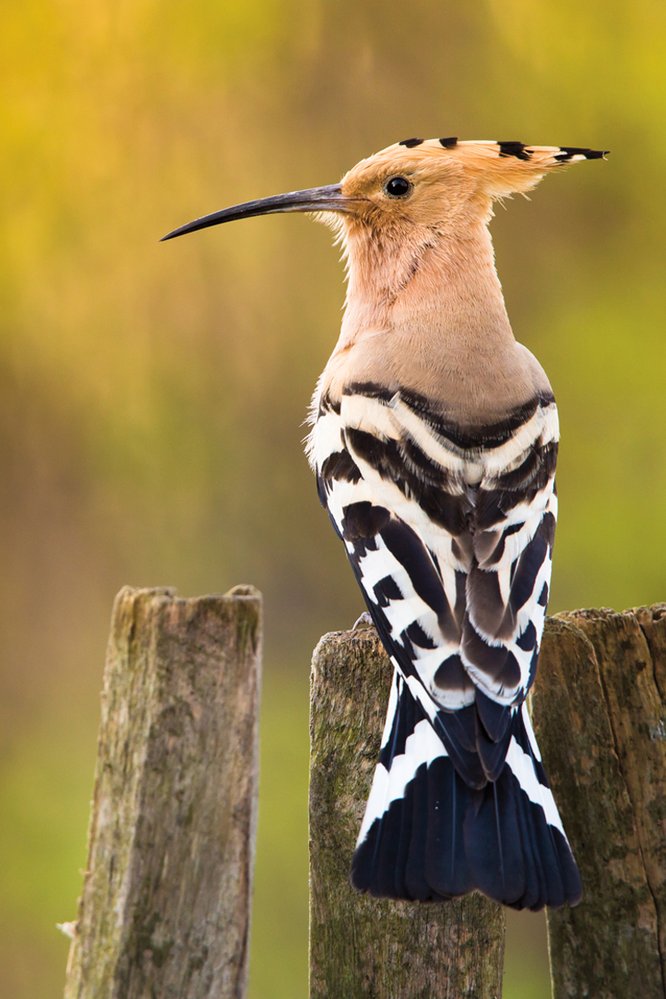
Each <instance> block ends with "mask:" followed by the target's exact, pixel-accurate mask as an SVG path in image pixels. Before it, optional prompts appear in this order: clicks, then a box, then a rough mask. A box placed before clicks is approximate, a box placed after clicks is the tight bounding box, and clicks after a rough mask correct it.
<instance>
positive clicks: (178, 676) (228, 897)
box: [65, 587, 261, 999]
mask: <svg viewBox="0 0 666 999" xmlns="http://www.w3.org/2000/svg"><path fill="white" fill-rule="evenodd" d="M260 649H261V596H260V594H259V593H258V592H257V591H256V590H254V589H253V588H252V587H235V588H234V589H233V590H231V591H230V592H229V593H228V594H226V595H224V596H207V597H201V598H196V599H191V600H184V599H180V598H178V597H177V596H176V595H175V593H174V591H172V590H168V589H152V590H136V589H131V588H129V587H126V588H124V589H123V590H121V592H120V593H119V594H118V596H117V598H116V602H115V605H114V610H113V619H112V627H111V636H110V639H109V646H108V652H107V657H106V666H105V672H104V690H103V694H102V719H101V725H100V734H99V746H98V761H97V770H96V775H95V789H94V798H93V805H92V816H91V823H90V830H89V844H88V851H89V852H88V862H87V870H86V872H85V875H84V884H83V892H82V896H81V899H80V902H79V914H78V920H77V923H76V924H75V927H74V938H73V942H72V945H71V948H70V954H69V961H68V968H67V984H66V988H65V997H66V999H156V997H159V999H208V997H212V996H214V997H215V999H242V997H243V996H244V994H245V982H246V977H247V957H248V934H249V918H250V892H251V885H252V870H253V862H254V839H255V826H256V807H257V763H258V761H257V725H258V699H259V682H260V655H261V651H260Z"/></svg>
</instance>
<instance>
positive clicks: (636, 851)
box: [533, 604, 666, 999]
mask: <svg viewBox="0 0 666 999" xmlns="http://www.w3.org/2000/svg"><path fill="white" fill-rule="evenodd" d="M665 692H666V604H658V605H655V606H654V607H647V608H639V609H637V610H634V611H627V612H625V613H623V614H616V613H614V612H612V611H608V610H589V611H574V612H572V613H567V614H560V615H558V616H557V617H556V618H554V619H550V620H549V621H548V623H547V627H546V631H545V636H544V643H543V650H542V653H541V659H540V663H539V675H538V677H537V683H536V687H535V693H534V699H533V711H534V721H535V727H536V730H537V736H538V739H539V743H540V745H541V749H542V750H543V755H544V758H545V761H546V766H547V770H548V773H549V775H550V778H551V781H552V784H553V790H554V793H555V798H556V800H557V802H558V805H559V807H560V810H561V813H562V818H563V822H564V826H565V829H566V831H567V834H568V836H569V838H570V840H571V845H572V847H573V850H574V853H575V855H576V858H577V860H578V863H579V865H580V868H581V873H582V877H583V901H582V902H581V903H580V905H579V906H578V907H576V908H575V909H562V910H560V911H557V912H549V913H548V932H549V946H550V955H551V973H552V977H553V988H554V996H555V999H574V997H575V999H578V997H582V996H590V997H594V999H624V997H629V996H640V997H641V999H661V997H663V996H664V995H665V994H666V988H665V981H664V956H665V955H666V829H665V826H664V822H665V820H666V787H665V781H664V778H665V775H666V741H665V740H666V724H665V721H664V694H665Z"/></svg>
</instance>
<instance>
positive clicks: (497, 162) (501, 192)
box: [350, 137, 607, 198]
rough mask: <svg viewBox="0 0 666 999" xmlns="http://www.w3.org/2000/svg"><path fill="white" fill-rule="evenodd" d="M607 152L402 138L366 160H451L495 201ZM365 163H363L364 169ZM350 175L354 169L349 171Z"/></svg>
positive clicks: (423, 163) (436, 165)
mask: <svg viewBox="0 0 666 999" xmlns="http://www.w3.org/2000/svg"><path fill="white" fill-rule="evenodd" d="M606 155H607V150H597V149H587V148H583V147H579V146H529V145H525V144H524V143H522V142H517V141H505V142H499V141H494V140H474V141H470V140H465V141H461V140H459V139H457V138H455V137H448V138H442V139H418V138H413V139H403V140H402V141H401V142H396V143H394V144H393V145H391V146H387V148H386V149H382V150H381V151H380V152H378V153H376V154H375V155H374V156H371V157H369V159H368V160H366V161H364V162H366V163H368V164H370V163H371V162H373V161H374V163H375V164H378V163H379V162H381V161H385V162H386V165H387V166H388V165H389V164H390V163H391V162H392V161H393V162H395V161H398V162H400V161H402V162H403V163H404V162H405V160H406V158H408V159H409V160H411V162H412V163H413V164H414V166H415V167H421V168H425V169H427V168H428V166H432V168H433V169H435V170H437V169H438V168H439V167H440V166H441V167H444V166H445V164H446V163H447V161H448V164H449V165H450V167H451V169H452V172H454V171H456V170H459V171H461V172H462V173H463V174H465V175H466V176H467V178H468V179H476V180H477V182H478V188H479V189H480V190H481V191H482V192H483V193H484V194H486V195H488V196H489V197H491V198H502V197H505V196H507V195H510V194H518V193H524V192H526V191H529V190H531V189H532V188H533V187H535V186H536V184H538V183H539V181H540V180H541V178H542V177H543V176H544V174H546V173H548V172H550V171H551V170H557V169H560V168H561V167H562V166H566V165H568V164H570V163H576V162H578V161H580V160H593V159H603V158H605V157H606ZM360 165H361V164H359V166H360ZM350 172H351V171H350Z"/></svg>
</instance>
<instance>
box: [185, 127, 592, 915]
mask: <svg viewBox="0 0 666 999" xmlns="http://www.w3.org/2000/svg"><path fill="white" fill-rule="evenodd" d="M599 155H601V154H599V153H594V152H593V151H591V150H581V149H571V148H565V147H525V146H523V145H522V144H520V143H490V142H485V143H458V142H457V140H454V139H442V140H429V141H427V142H423V141H422V140H416V139H414V140H407V141H406V142H403V143H400V144H397V145H395V146H390V147H388V149H386V150H383V151H382V152H381V153H378V154H376V155H375V156H373V157H370V158H369V159H367V160H364V161H362V162H361V163H360V164H358V165H357V166H356V167H354V168H353V169H352V170H351V171H349V173H348V174H347V175H346V176H345V177H344V178H343V180H342V182H341V184H340V185H335V186H331V187H329V188H319V189H314V190H313V191H306V192H296V194H294V195H284V196H280V199H267V200H266V201H264V202H251V203H249V204H248V205H246V206H240V207H239V208H238V209H231V210H228V211H227V212H222V213H216V215H215V216H209V217H207V218H206V219H203V220H199V222H197V223H194V224H192V225H191V226H190V227H183V229H182V230H177V231H176V234H178V233H179V232H181V231H188V229H189V228H200V227H202V226H203V225H210V224H214V223H215V222H217V221H226V220H227V219H228V218H233V217H242V216H243V215H250V214H263V213H265V212H267V211H276V210H278V211H299V210H300V211H303V210H307V211H324V212H325V213H326V214H325V216H324V218H325V220H326V221H328V222H330V223H331V224H332V225H333V227H334V228H335V229H336V231H337V234H338V236H339V238H340V239H341V241H342V243H343V246H344V250H345V256H346V262H347V271H348V291H347V300H346V307H345V314H344V319H343V323H342V330H341V334H340V338H339V340H338V343H337V345H336V348H335V350H334V352H333V354H332V356H331V358H330V360H329V362H328V364H327V365H326V368H325V370H324V372H323V374H322V376H321V378H320V380H319V383H318V386H317V390H316V392H315V396H314V399H313V406H312V429H311V433H310V436H309V439H308V453H309V457H310V461H311V463H312V465H313V468H314V470H315V473H316V476H317V482H318V488H319V496H320V499H321V501H322V503H323V504H324V506H325V507H326V508H327V510H328V513H329V515H330V518H331V520H332V523H333V526H334V528H335V530H336V532H337V533H338V535H339V536H340V538H341V539H342V541H343V543H344V546H345V549H346V552H347V556H348V558H349V560H350V562H351V565H352V568H353V570H354V573H355V575H356V579H357V581H358V583H359V586H360V588H361V590H362V592H363V595H364V598H365V601H366V604H367V606H368V610H369V612H370V615H371V617H372V619H373V621H374V623H375V625H376V627H377V630H378V632H379V635H380V637H381V640H382V642H383V644H384V646H385V648H386V650H387V652H388V654H389V656H390V658H391V661H392V663H393V667H394V680H393V687H392V692H391V697H390V702H389V708H388V713H387V720H386V726H385V730H384V735H383V739H382V749H381V753H380V761H379V763H378V766H377V769H376V772H375V777H374V781H373V785H372V790H371V793H370V797H369V801H368V805H367V809H366V814H365V818H364V821H363V824H362V827H361V831H360V835H359V840H358V844H357V849H356V852H355V855H354V860H353V865H352V880H353V882H354V884H355V885H356V886H357V887H358V888H359V889H361V890H364V891H368V892H370V893H372V894H375V895H381V896H389V897H396V898H406V899H419V900H437V899H448V898H452V897H454V896H457V895H461V894H463V893H465V892H468V891H471V890H473V889H479V890H481V891H484V892H485V893H486V894H488V895H489V896H490V897H492V898H495V899H497V900H498V901H500V902H503V903H504V904H506V905H510V906H514V907H516V908H525V907H527V908H532V909H538V908H541V907H543V906H544V905H551V906H557V905H562V904H563V903H565V902H568V903H570V904H574V903H575V902H576V901H577V900H578V898H579V897H580V878H579V875H578V871H577V868H576V864H575V861H574V859H573V856H572V853H571V849H570V847H569V844H568V842H567V839H566V836H565V834H564V830H563V828H562V823H561V820H560V817H559V814H558V811H557V807H556V805H555V802H554V799H553V796H552V793H551V791H550V789H549V787H548V782H547V780H546V776H545V773H544V770H543V767H542V765H541V759H540V755H539V750H538V748H537V744H536V740H535V738H534V734H533V732H532V728H531V725H530V721H529V716H528V714H527V709H526V702H525V698H526V696H527V693H528V691H529V689H530V687H531V685H532V683H533V681H534V676H535V670H536V665H537V659H538V654H539V645H540V641H541V635H542V631H543V624H544V618H545V613H546V605H547V601H548V588H549V583H550V570H551V553H552V545H553V536H554V529H555V520H556V515H557V498H556V493H555V462H556V456H557V446H558V439H559V430H558V419H557V409H556V406H555V402H554V398H553V394H552V390H551V387H550V384H549V382H548V379H547V377H546V375H545V373H544V372H543V370H542V368H541V366H540V365H539V363H538V362H537V361H536V359H535V358H534V357H533V356H532V354H531V353H530V352H529V351H528V350H527V349H526V348H525V347H523V346H522V345H520V344H518V343H517V342H516V340H515V338H514V336H513V332H512V330H511V326H510V324H509V320H508V317H507V313H506V309H505V306H504V300H503V296H502V292H501V287H500V284H499V280H498V278H497V274H496V271H495V265H494V258H493V251H492V244H491V241H490V235H489V233H488V229H487V223H488V220H489V218H490V216H491V205H492V201H493V200H494V199H495V198H498V197H502V196H503V195H509V194H511V193H513V192H516V191H526V190H528V189H530V188H531V187H533V186H534V185H535V184H536V183H537V182H538V181H539V180H540V179H541V177H542V176H543V174H544V173H545V172H546V171H547V170H550V169H553V168H556V167H558V166H559V165H560V164H561V163H563V162H569V161H571V160H573V159H583V158H595V157H597V156H599Z"/></svg>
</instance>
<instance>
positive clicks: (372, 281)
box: [339, 222, 515, 355]
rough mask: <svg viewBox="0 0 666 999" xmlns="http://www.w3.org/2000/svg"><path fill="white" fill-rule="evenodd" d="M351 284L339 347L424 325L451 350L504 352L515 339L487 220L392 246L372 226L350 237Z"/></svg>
mask: <svg viewBox="0 0 666 999" xmlns="http://www.w3.org/2000/svg"><path fill="white" fill-rule="evenodd" d="M348 250H349V282H348V289H347V299H346V303H345V315H344V319H343V324H342V334H341V342H340V344H339V346H350V345H351V344H352V343H355V342H357V341H359V340H363V339H364V338H366V337H368V336H375V335H376V334H378V333H379V334H381V333H382V332H385V333H386V334H388V336H389V337H395V336H396V334H397V335H398V336H400V335H401V334H402V335H408V336H409V337H410V338H411V337H413V336H414V335H415V333H416V332H417V331H420V333H421V335H422V336H424V337H427V339H428V342H429V344H430V347H431V349H433V350H436V349H437V348H438V347H439V348H441V349H444V350H446V352H447V353H448V354H449V355H452V354H456V353H458V352H460V351H462V352H464V353H467V352H469V351H470V350H474V351H475V352H478V351H481V352H482V353H486V352H487V353H496V352H497V350H498V349H501V348H502V347H504V346H509V345H512V344H514V343H515V341H514V338H513V333H512V330H511V325H510V323H509V318H508V315H507V312H506V307H505V304H504V297H503V295H502V289H501V285H500V282H499V278H498V276H497V272H496V270H495V260H494V253H493V246H492V241H491V238H490V233H489V231H488V229H487V227H486V225H485V224H483V223H482V222H478V223H476V224H473V225H470V226H469V227H468V228H467V229H466V230H465V231H464V232H463V233H456V234H455V235H452V236H442V235H440V234H435V233H433V234H432V235H429V234H420V235H419V238H418V240H416V239H411V240H410V239H404V240H402V241H392V242H391V243H390V244H388V245H387V244H386V243H385V242H384V241H383V240H382V236H381V234H377V233H375V234H371V233H370V232H368V231H367V230H366V231H364V232H360V233H352V234H351V235H350V240H349V247H348Z"/></svg>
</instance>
